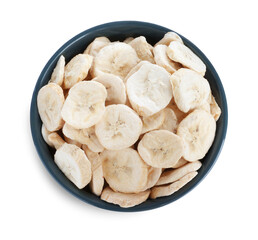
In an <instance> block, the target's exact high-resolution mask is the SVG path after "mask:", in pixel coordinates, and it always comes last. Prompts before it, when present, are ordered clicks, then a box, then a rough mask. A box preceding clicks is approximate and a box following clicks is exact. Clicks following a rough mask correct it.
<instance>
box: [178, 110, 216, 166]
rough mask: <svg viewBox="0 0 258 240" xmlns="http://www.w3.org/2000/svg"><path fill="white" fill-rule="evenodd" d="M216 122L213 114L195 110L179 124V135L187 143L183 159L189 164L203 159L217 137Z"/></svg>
mask: <svg viewBox="0 0 258 240" xmlns="http://www.w3.org/2000/svg"><path fill="white" fill-rule="evenodd" d="M215 131H216V122H215V120H214V118H213V117H212V115H211V114H209V113H207V112H206V111H204V110H200V109H197V110H194V111H193V112H192V113H190V114H189V115H188V116H187V117H186V118H184V119H183V120H182V122H180V123H179V125H178V128H177V135H178V136H180V137H181V138H182V139H183V140H184V143H185V151H184V154H183V157H184V158H185V160H187V161H189V162H193V161H197V160H199V159H202V158H203V157H204V156H205V155H206V153H207V152H208V150H209V148H210V147H211V145H212V142H213V140H214V137H215Z"/></svg>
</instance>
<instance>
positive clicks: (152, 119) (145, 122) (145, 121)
mask: <svg viewBox="0 0 258 240" xmlns="http://www.w3.org/2000/svg"><path fill="white" fill-rule="evenodd" d="M164 119H165V112H164V110H161V111H160V112H157V113H155V114H153V115H151V116H149V117H142V134H143V133H146V132H149V131H152V130H156V129H158V128H160V127H161V126H162V124H163V123H164Z"/></svg>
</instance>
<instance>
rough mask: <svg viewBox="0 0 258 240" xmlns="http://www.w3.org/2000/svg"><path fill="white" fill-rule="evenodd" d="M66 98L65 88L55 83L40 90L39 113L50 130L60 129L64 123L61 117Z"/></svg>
mask: <svg viewBox="0 0 258 240" xmlns="http://www.w3.org/2000/svg"><path fill="white" fill-rule="evenodd" d="M64 100H65V99H64V93H63V89H62V88H61V87H60V86H59V85H57V84H55V83H49V84H47V85H45V86H44V87H42V88H41V89H40V90H39V92H38V96H37V105H38V111H39V115H40V118H41V120H42V122H43V124H44V125H45V127H46V128H47V130H48V131H49V132H54V131H57V130H59V129H60V128H62V126H63V124H64V121H63V119H62V117H61V109H62V107H63V104H64Z"/></svg>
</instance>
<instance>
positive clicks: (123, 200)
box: [101, 187, 150, 208]
mask: <svg viewBox="0 0 258 240" xmlns="http://www.w3.org/2000/svg"><path fill="white" fill-rule="evenodd" d="M149 195H150V190H146V191H144V192H140V193H118V192H114V191H112V189H110V188H109V187H106V188H105V189H104V190H103V192H102V194H101V199H102V200H104V201H106V202H109V203H113V204H117V205H119V206H120V207H122V208H129V207H133V206H136V205H139V204H141V203H143V202H145V201H146V200H147V198H148V197H149Z"/></svg>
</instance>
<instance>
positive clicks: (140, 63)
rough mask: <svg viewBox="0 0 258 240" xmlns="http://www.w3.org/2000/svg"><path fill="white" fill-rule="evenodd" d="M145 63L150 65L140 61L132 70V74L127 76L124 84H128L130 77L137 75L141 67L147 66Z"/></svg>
mask: <svg viewBox="0 0 258 240" xmlns="http://www.w3.org/2000/svg"><path fill="white" fill-rule="evenodd" d="M145 63H147V64H148V63H149V62H148V61H140V62H139V63H138V64H137V65H135V66H134V67H133V68H132V69H131V70H130V72H129V73H128V74H127V75H126V77H125V78H124V83H126V81H127V79H128V78H129V77H131V76H132V75H133V74H134V73H136V72H137V71H138V70H139V69H140V68H141V66H142V65H143V64H145Z"/></svg>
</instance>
